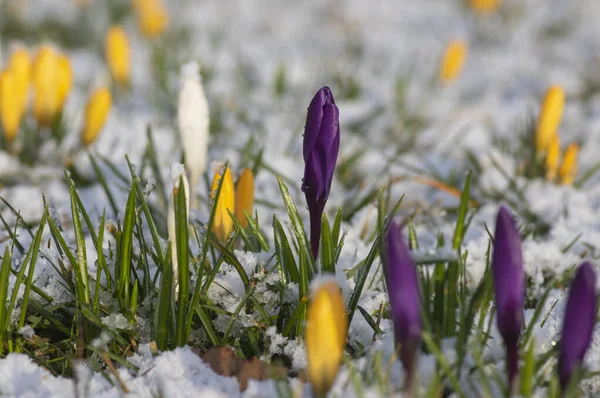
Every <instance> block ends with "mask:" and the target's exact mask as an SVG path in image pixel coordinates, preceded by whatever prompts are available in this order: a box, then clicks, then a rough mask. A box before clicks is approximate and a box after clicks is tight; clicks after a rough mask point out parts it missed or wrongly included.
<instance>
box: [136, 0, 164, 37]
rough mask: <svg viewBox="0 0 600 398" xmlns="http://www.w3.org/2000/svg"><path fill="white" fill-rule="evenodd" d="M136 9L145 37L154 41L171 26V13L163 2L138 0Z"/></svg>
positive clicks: (140, 28) (139, 24) (159, 0)
mask: <svg viewBox="0 0 600 398" xmlns="http://www.w3.org/2000/svg"><path fill="white" fill-rule="evenodd" d="M134 8H135V10H136V11H137V18H138V27H139V30H140V32H142V34H143V35H144V36H146V37H147V38H149V39H153V38H155V37H157V36H159V35H160V34H161V33H163V32H164V31H165V29H166V28H167V26H168V24H169V13H168V12H167V9H166V7H165V6H164V4H163V3H162V2H161V0H136V1H134Z"/></svg>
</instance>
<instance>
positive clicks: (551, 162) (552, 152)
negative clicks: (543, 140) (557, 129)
mask: <svg viewBox="0 0 600 398" xmlns="http://www.w3.org/2000/svg"><path fill="white" fill-rule="evenodd" d="M559 165H560V138H559V136H558V134H556V135H555V136H554V139H553V140H552V144H550V148H549V149H548V154H547V155H546V180H548V181H554V180H555V179H556V175H557V174H558V166H559Z"/></svg>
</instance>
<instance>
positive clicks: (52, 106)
mask: <svg viewBox="0 0 600 398" xmlns="http://www.w3.org/2000/svg"><path fill="white" fill-rule="evenodd" d="M59 74H60V73H59V64H58V55H57V54H56V52H55V51H54V49H53V48H52V47H49V46H44V47H41V48H40V49H39V50H38V52H37V54H36V56H35V59H34V62H33V69H32V82H33V88H34V97H33V114H34V116H35V118H36V120H37V121H38V123H39V124H40V125H49V124H50V123H51V122H52V120H53V118H54V116H55V115H56V113H58V111H59V109H60V107H59V94H58V79H59Z"/></svg>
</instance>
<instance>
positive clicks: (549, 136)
mask: <svg viewBox="0 0 600 398" xmlns="http://www.w3.org/2000/svg"><path fill="white" fill-rule="evenodd" d="M564 107H565V92H564V91H563V89H562V87H560V86H552V87H550V88H549V89H548V91H547V92H546V96H545V97H544V103H543V104H542V110H541V112H540V117H539V119H538V124H537V130H536V145H535V147H536V151H537V153H539V154H543V153H546V152H547V151H548V148H549V147H550V144H551V143H552V140H553V139H554V136H555V135H556V134H557V131H558V126H559V125H560V121H561V119H562V115H563V109H564Z"/></svg>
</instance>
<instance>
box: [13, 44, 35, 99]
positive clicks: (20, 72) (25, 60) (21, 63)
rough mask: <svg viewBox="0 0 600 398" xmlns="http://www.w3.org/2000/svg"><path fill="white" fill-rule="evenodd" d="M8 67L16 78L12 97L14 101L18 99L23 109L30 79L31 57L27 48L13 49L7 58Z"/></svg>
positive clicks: (27, 95)
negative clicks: (15, 87) (15, 86)
mask: <svg viewBox="0 0 600 398" xmlns="http://www.w3.org/2000/svg"><path fill="white" fill-rule="evenodd" d="M8 67H9V68H10V69H11V71H12V73H13V74H14V75H15V78H16V79H17V89H16V90H15V92H14V93H13V98H14V100H15V101H20V102H21V103H22V104H21V106H22V108H23V110H25V108H26V106H27V99H28V97H29V82H30V81H31V57H30V56H29V53H28V52H27V50H25V49H24V48H19V49H16V50H15V51H13V52H12V54H11V55H10V59H9V60H8Z"/></svg>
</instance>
